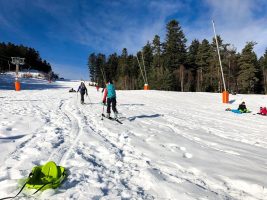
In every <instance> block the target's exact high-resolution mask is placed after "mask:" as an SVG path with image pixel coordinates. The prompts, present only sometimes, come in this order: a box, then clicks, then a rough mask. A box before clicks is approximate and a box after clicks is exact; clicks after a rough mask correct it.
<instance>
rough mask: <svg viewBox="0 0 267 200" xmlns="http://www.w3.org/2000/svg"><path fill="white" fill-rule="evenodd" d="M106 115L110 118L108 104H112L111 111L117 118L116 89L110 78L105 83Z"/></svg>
mask: <svg viewBox="0 0 267 200" xmlns="http://www.w3.org/2000/svg"><path fill="white" fill-rule="evenodd" d="M106 88H107V91H108V94H107V117H108V118H110V106H112V111H113V112H114V118H115V119H117V117H118V111H117V108H116V104H117V101H116V91H115V87H114V85H113V83H112V80H109V81H108V83H107V87H106Z"/></svg>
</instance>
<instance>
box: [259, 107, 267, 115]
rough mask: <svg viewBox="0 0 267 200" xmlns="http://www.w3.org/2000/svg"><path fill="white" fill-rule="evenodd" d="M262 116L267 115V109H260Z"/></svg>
mask: <svg viewBox="0 0 267 200" xmlns="http://www.w3.org/2000/svg"><path fill="white" fill-rule="evenodd" d="M260 114H261V115H267V109H266V107H261V108H260Z"/></svg>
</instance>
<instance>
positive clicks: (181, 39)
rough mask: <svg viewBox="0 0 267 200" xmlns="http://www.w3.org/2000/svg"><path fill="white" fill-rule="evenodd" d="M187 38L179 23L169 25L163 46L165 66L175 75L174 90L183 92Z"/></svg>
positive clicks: (173, 22) (172, 21)
mask: <svg viewBox="0 0 267 200" xmlns="http://www.w3.org/2000/svg"><path fill="white" fill-rule="evenodd" d="M186 41H187V40H186V38H185V35H184V33H183V31H182V28H181V26H180V24H179V22H178V21H176V20H171V21H170V22H169V23H168V24H167V34H166V40H165V43H164V44H163V55H164V66H165V67H166V68H167V69H169V71H170V72H171V73H172V74H173V77H172V79H173V83H174V84H173V86H174V87H173V89H174V90H181V88H182V87H180V86H181V85H180V83H181V81H183V80H181V67H182V68H183V65H184V64H185V61H186Z"/></svg>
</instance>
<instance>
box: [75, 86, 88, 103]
mask: <svg viewBox="0 0 267 200" xmlns="http://www.w3.org/2000/svg"><path fill="white" fill-rule="evenodd" d="M77 92H80V94H81V104H84V95H85V94H86V96H88V93H87V88H86V87H85V84H84V82H81V85H80V86H79V88H78V90H77Z"/></svg>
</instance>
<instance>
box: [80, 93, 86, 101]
mask: <svg viewBox="0 0 267 200" xmlns="http://www.w3.org/2000/svg"><path fill="white" fill-rule="evenodd" d="M84 95H85V93H83V92H81V103H84Z"/></svg>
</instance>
